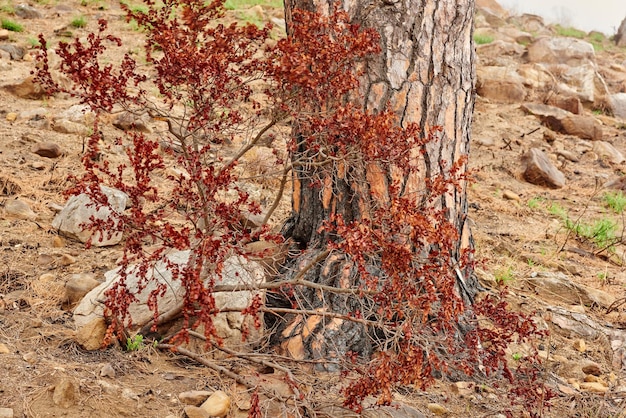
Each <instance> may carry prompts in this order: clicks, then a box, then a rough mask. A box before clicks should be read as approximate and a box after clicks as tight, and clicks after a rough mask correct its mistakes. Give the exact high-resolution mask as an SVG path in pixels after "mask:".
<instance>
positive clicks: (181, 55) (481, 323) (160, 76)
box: [37, 0, 551, 416]
mask: <svg viewBox="0 0 626 418" xmlns="http://www.w3.org/2000/svg"><path fill="white" fill-rule="evenodd" d="M144 2H145V4H146V6H147V7H146V9H147V10H146V11H143V10H131V9H130V8H128V7H127V6H124V5H123V6H122V7H124V9H125V11H126V13H127V19H128V20H131V19H134V20H135V21H136V22H137V25H138V27H139V28H140V29H142V33H143V36H145V59H146V62H147V64H148V65H147V66H146V67H144V66H140V65H139V64H138V63H137V62H136V61H135V59H133V58H132V57H131V56H130V55H128V54H125V55H124V57H123V59H122V61H121V62H120V63H119V64H118V65H114V64H113V63H109V62H108V61H107V60H106V59H104V56H105V54H106V51H107V50H108V49H109V48H120V47H121V46H122V42H121V40H120V39H119V38H118V37H116V36H114V35H110V34H108V33H107V22H106V21H100V22H99V30H98V31H97V32H96V33H92V34H90V35H89V36H88V38H87V40H86V41H80V40H78V39H77V40H75V41H73V42H72V43H60V44H59V47H58V48H57V51H56V52H57V54H58V55H59V56H60V58H61V64H60V68H59V71H60V72H62V73H63V74H65V75H66V76H67V77H68V78H69V79H70V80H71V81H72V82H73V85H72V88H71V89H64V88H62V87H61V86H60V85H58V84H56V83H55V81H54V79H53V77H52V72H51V70H50V68H49V64H48V54H47V51H46V49H45V48H43V47H42V48H41V56H40V61H41V63H42V65H41V66H40V70H39V71H38V72H37V78H38V80H39V81H40V82H41V83H42V84H43V85H45V86H46V87H47V88H48V89H49V91H50V92H51V93H53V92H59V91H65V92H67V93H70V94H73V95H76V96H77V97H79V98H80V100H81V101H82V102H83V103H85V104H88V105H89V106H90V107H91V108H92V110H93V111H94V112H96V114H97V117H96V121H95V124H94V130H93V132H94V134H93V135H92V136H91V137H90V138H89V141H88V144H87V152H86V153H85V155H84V157H83V165H84V173H83V174H82V175H80V176H77V177H76V179H75V180H76V186H75V187H74V188H73V189H72V190H70V191H69V192H68V193H70V194H73V193H78V192H85V193H88V194H89V195H90V196H91V197H92V198H93V200H94V201H95V202H96V204H97V205H106V204H107V200H106V197H105V196H104V195H103V193H102V192H101V189H100V188H99V187H97V186H99V185H101V184H106V185H109V186H111V187H115V188H117V189H119V190H121V191H123V192H125V193H126V194H128V196H129V197H130V209H128V210H127V211H125V212H124V213H116V214H115V215H114V216H113V218H112V219H109V220H107V221H96V220H94V221H93V222H92V224H91V225H90V227H91V228H92V229H94V230H99V231H108V233H117V232H122V233H123V234H124V242H123V245H124V255H123V257H122V258H121V260H120V262H119V264H120V267H121V270H120V271H121V272H122V277H123V278H124V274H127V273H126V272H127V269H128V267H129V266H131V265H133V264H136V265H137V266H138V267H137V269H138V270H136V271H138V273H139V277H140V278H141V280H142V282H141V283H140V289H139V290H140V291H141V290H143V289H144V288H145V287H146V286H147V284H148V281H150V280H153V279H152V276H151V275H149V274H148V272H149V270H150V268H151V267H152V266H154V264H155V263H156V262H158V261H166V262H167V258H165V257H164V256H165V254H166V253H167V252H168V251H169V250H171V249H176V250H190V251H191V256H190V259H189V260H190V261H189V263H188V264H187V265H185V266H178V265H175V264H174V263H171V262H170V263H168V268H170V269H171V270H172V272H173V275H174V279H175V280H179V281H180V282H181V283H182V285H183V287H184V289H185V294H184V304H183V308H182V315H183V317H184V318H185V320H186V321H187V325H188V327H189V328H195V327H198V326H202V327H203V329H204V332H205V336H206V337H207V338H208V339H209V340H210V341H216V342H217V343H219V338H218V337H217V335H216V332H215V328H214V326H213V318H214V315H215V314H216V313H218V309H217V308H216V306H215V299H214V286H215V283H214V279H212V278H214V277H219V275H220V274H221V273H222V269H223V267H224V262H225V260H226V259H227V258H228V257H230V256H232V255H244V256H250V253H249V252H248V251H246V250H245V245H246V244H248V243H251V242H254V241H257V240H261V239H263V240H267V241H272V242H281V241H282V239H283V238H282V236H280V235H279V234H277V233H274V232H272V231H271V230H270V228H269V227H268V226H267V220H268V219H269V215H271V211H272V210H274V209H275V208H276V206H277V204H278V203H277V202H278V199H280V198H281V197H282V192H283V189H284V187H285V184H286V182H287V179H288V176H289V175H290V173H291V172H293V171H298V172H299V173H303V172H305V173H307V174H308V175H309V180H310V187H313V188H315V190H319V195H320V199H325V198H326V193H332V188H330V186H329V179H333V178H338V176H339V177H341V176H343V177H342V179H341V180H342V181H345V182H346V183H348V184H349V185H350V187H352V188H353V190H357V191H359V193H360V195H358V193H357V194H356V195H358V197H359V198H361V199H365V200H369V201H371V202H374V203H373V204H371V205H370V207H369V208H368V212H367V213H362V214H361V215H362V216H360V217H358V218H357V219H348V220H346V219H345V217H344V216H342V215H341V214H340V213H335V212H333V211H330V212H329V214H328V217H327V219H324V220H323V222H321V224H320V225H319V228H318V229H317V230H316V231H315V232H316V233H317V234H318V236H319V239H318V240H317V241H316V242H315V243H316V244H317V245H320V246H324V247H325V248H326V249H327V251H328V253H331V252H332V253H341V254H344V255H345V256H346V258H347V259H348V260H349V262H350V266H352V267H351V268H354V273H355V277H357V279H356V281H355V282H354V283H355V284H354V286H353V287H354V289H353V290H354V292H353V295H352V296H350V297H352V298H353V299H358V300H359V303H360V306H361V307H362V308H360V309H358V310H356V309H355V310H353V311H351V312H348V313H347V314H345V315H343V314H336V315H337V316H336V317H338V318H341V319H342V320H348V321H358V322H359V323H363V324H366V326H367V327H369V330H370V336H371V337H372V338H373V339H374V340H375V347H374V351H375V354H374V356H373V357H372V358H371V359H370V358H365V359H363V358H360V357H359V354H360V353H345V355H346V359H345V360H346V361H344V362H343V363H342V367H344V375H345V376H348V375H352V372H357V374H358V378H357V379H356V380H355V381H353V382H352V383H349V384H347V385H346V386H345V388H344V394H345V397H346V400H345V404H346V405H347V406H349V407H350V408H353V409H355V410H360V409H361V407H362V403H363V401H364V400H365V399H366V398H367V397H368V396H371V395H374V396H378V397H379V400H378V403H379V404H381V405H382V404H389V403H390V402H391V400H392V390H393V389H394V387H395V386H397V385H404V384H418V385H419V386H420V387H422V388H425V387H426V386H428V385H429V384H431V383H432V382H433V380H434V379H435V377H436V376H437V375H439V374H440V373H443V374H446V373H448V372H450V371H451V370H456V371H459V372H462V373H465V374H467V375H472V374H476V373H481V374H484V375H498V374H501V375H503V376H505V377H506V378H508V379H509V380H510V381H511V382H512V383H513V388H514V390H513V392H512V393H514V395H515V396H516V397H518V398H519V399H521V400H522V402H523V403H524V405H525V406H526V407H527V408H528V409H529V410H533V411H534V410H537V411H540V410H541V407H542V405H543V402H547V401H548V400H549V398H550V396H551V394H550V392H549V391H547V390H546V389H545V387H543V385H542V384H541V383H540V374H539V370H538V368H537V365H538V364H539V363H538V359H537V357H536V356H534V357H532V356H531V357H529V358H527V359H526V360H527V362H526V364H524V365H523V366H520V368H518V370H515V371H512V370H510V369H509V368H508V367H507V362H506V358H505V354H504V349H505V348H506V346H507V345H509V344H511V343H512V342H516V341H522V340H527V339H533V338H535V337H538V336H541V335H542V334H541V332H538V331H537V329H536V328H535V326H534V324H533V322H532V320H531V319H530V318H529V317H527V316H525V315H522V314H519V313H514V312H511V311H509V310H508V309H507V308H506V304H505V303H504V302H503V301H502V300H499V299H497V298H495V297H492V296H488V297H485V298H483V299H482V300H481V301H480V302H478V303H476V304H474V305H471V306H470V305H467V304H466V303H465V301H464V300H463V299H462V298H461V296H460V295H459V281H461V282H462V281H463V280H464V278H463V275H462V273H461V272H462V271H463V272H464V271H471V270H472V261H471V254H470V252H468V253H465V254H462V256H461V259H458V260H457V259H454V257H452V255H451V253H452V251H451V249H452V248H455V245H456V242H457V241H458V240H459V231H457V230H456V229H455V227H454V225H453V224H452V223H451V222H450V221H449V220H448V219H447V217H446V216H447V213H446V212H445V211H444V210H441V209H437V204H436V202H437V201H438V200H440V199H442V198H443V197H444V196H445V195H446V194H448V193H452V192H454V191H455V190H456V191H459V190H460V189H458V186H459V184H460V183H461V182H463V181H466V180H467V179H466V175H465V173H463V172H462V168H463V167H464V164H465V160H464V159H461V160H460V161H459V162H457V163H456V164H453V165H452V167H451V168H450V170H449V171H448V172H446V173H443V174H441V175H440V176H438V177H435V178H430V179H426V182H425V185H424V186H425V187H424V192H423V194H422V195H420V196H417V197H416V196H406V195H404V194H403V187H404V186H403V183H402V181H403V179H405V178H406V177H407V176H408V175H409V174H411V173H413V172H415V171H416V170H418V168H419V167H420V163H419V160H420V157H421V154H420V152H419V150H420V149H421V148H422V147H424V146H425V144H427V143H428V142H429V141H433V138H432V137H428V138H421V137H419V135H418V132H419V129H418V127H417V126H416V125H409V126H406V127H404V128H400V127H399V126H398V123H397V118H396V115H395V114H394V113H393V112H391V111H386V110H385V111H381V112H378V113H372V112H368V111H367V110H365V109H364V106H362V105H361V103H362V98H361V96H360V93H359V80H360V77H361V75H362V72H363V69H364V68H365V67H364V65H365V63H366V61H367V59H368V57H371V56H372V55H373V54H378V53H380V47H379V42H378V40H379V38H378V34H377V33H376V32H375V31H374V30H372V29H362V28H359V27H358V26H356V25H352V24H351V23H350V22H349V18H348V16H347V15H346V14H345V13H342V12H337V13H334V14H331V15H330V16H327V17H321V16H317V15H314V14H311V13H308V12H304V11H297V10H296V11H294V12H293V28H292V33H291V34H290V36H289V37H288V38H286V39H281V40H280V41H278V42H277V43H276V44H275V45H274V46H272V47H269V46H267V45H268V43H267V42H266V40H267V39H268V36H269V33H270V29H271V28H270V26H266V27H264V28H257V27H256V26H254V25H245V26H240V25H237V24H231V25H223V24H222V23H220V18H221V17H222V16H223V13H224V11H223V0H214V1H209V2H207V1H205V0H163V1H161V2H159V5H157V4H156V3H155V2H154V1H150V0H145V1H144ZM41 45H46V42H45V39H43V37H41ZM260 86H261V87H260ZM156 92H158V94H156ZM122 110H123V111H126V112H129V113H130V114H132V115H135V116H142V115H143V116H148V117H151V118H153V119H155V120H162V121H164V123H165V124H167V129H166V132H165V133H164V135H163V136H162V138H160V139H159V138H155V135H148V134H143V133H139V132H135V131H132V130H131V131H127V132H126V133H125V134H124V135H122V136H120V137H119V138H115V139H108V138H107V139H104V140H103V138H102V136H101V134H100V129H99V126H100V125H99V124H100V123H101V119H102V116H103V115H104V114H107V113H111V112H118V111H122ZM284 124H288V125H290V126H291V128H292V135H291V136H290V137H289V138H286V140H285V143H286V150H276V151H275V154H276V155H278V156H280V155H284V154H281V152H283V153H285V152H286V153H287V154H288V155H289V157H290V158H284V159H283V158H279V159H278V161H279V163H280V164H282V165H283V166H282V167H280V168H279V169H278V170H277V171H278V172H279V173H280V176H281V177H282V178H281V182H280V184H281V186H280V190H279V192H278V193H277V197H276V201H275V202H272V204H271V205H268V206H269V207H266V208H265V209H267V210H268V212H269V213H268V212H266V213H265V217H264V218H265V219H264V223H263V225H261V226H260V227H258V228H253V229H250V228H241V227H234V225H238V224H239V223H240V219H242V218H243V217H245V216H248V214H261V213H263V209H264V207H263V206H262V205H261V202H260V201H257V200H255V199H254V198H253V197H252V196H251V195H250V193H249V192H247V191H246V188H245V187H244V185H243V183H242V180H241V178H240V173H241V171H240V170H238V165H239V163H240V161H241V159H242V158H243V157H244V156H245V155H246V153H248V152H250V150H252V149H253V148H254V147H255V146H257V145H258V144H259V143H261V142H263V141H265V140H272V139H273V138H274V137H275V136H278V135H280V132H281V130H280V129H277V128H278V127H279V126H281V125H284ZM435 131H436V130H435ZM270 142H271V141H270ZM228 144H240V147H239V149H237V150H236V151H235V152H233V151H232V149H230V148H229V147H228V146H227V145H228ZM116 146H121V147H122V148H123V149H124V151H125V159H124V161H123V162H120V163H118V164H113V163H112V162H111V161H109V160H107V159H106V158H105V159H103V160H102V161H100V160H99V159H98V158H97V157H98V155H99V154H100V152H101V151H103V150H106V149H107V148H110V147H116ZM171 162H173V163H174V164H173V165H174V166H175V167H176V169H177V170H175V171H172V170H170V171H167V170H166V168H167V165H168V163H171ZM374 166H376V167H377V169H378V170H380V171H381V172H385V173H391V174H390V175H389V179H388V183H387V187H386V189H385V190H384V191H381V190H371V191H370V192H369V194H366V193H364V192H363V190H368V189H366V188H361V189H359V184H360V183H359V182H363V181H367V179H366V178H365V174H364V173H366V172H367V171H368V170H371V168H372V167H374ZM359 175H360V176H361V178H358V177H359ZM333 176H334V177H333ZM351 176H353V177H355V178H356V180H355V181H351V180H350V179H351V178H352V177H351ZM207 278H209V279H207ZM280 286H281V282H280V278H276V281H275V282H272V283H270V284H268V285H267V286H265V287H266V288H277V287H280ZM297 286H303V287H306V286H310V287H312V288H315V286H313V284H311V283H306V282H305V281H304V280H302V278H300V277H298V278H297V280H292V281H289V282H288V283H287V284H286V285H284V286H283V287H284V288H285V289H288V290H289V289H291V290H293V289H294V288H295V287H297ZM260 287H263V286H260ZM317 289H319V286H318V287H317ZM323 291H324V292H330V293H332V289H327V288H324V289H323ZM164 292H165V284H163V283H161V284H158V285H157V286H156V288H155V290H153V291H152V292H151V294H150V298H149V305H150V307H151V309H153V311H154V318H155V320H158V318H159V309H158V303H159V297H160V296H162V295H163V293H164ZM344 293H345V292H344ZM291 294H292V295H293V294H294V292H293V291H292V292H291ZM136 300H137V299H136V294H134V293H133V292H131V291H130V290H129V289H128V287H127V286H126V284H125V280H122V281H120V282H119V283H118V284H117V285H116V286H115V287H113V288H112V289H111V290H110V291H109V292H108V294H107V301H106V314H107V315H108V317H109V318H111V325H110V327H109V331H108V332H109V337H112V336H113V335H114V333H116V332H119V331H122V329H123V328H125V327H128V326H130V325H131V324H130V317H129V314H128V308H129V305H130V304H131V303H132V302H133V301H136ZM293 308H294V309H295V310H297V309H298V308H302V307H301V306H297V305H294V306H293ZM264 309H265V310H266V311H267V310H268V309H269V308H264V307H263V300H262V299H260V298H258V297H257V298H254V299H253V303H252V305H251V306H249V307H248V308H246V309H245V310H244V313H246V314H249V315H252V316H255V317H256V316H257V315H258V314H259V312H260V311H262V310H264ZM276 311H278V309H277V310H276ZM300 312H301V313H302V314H311V312H306V309H301V310H300ZM192 318H193V321H191V319H192ZM256 323H257V325H260V324H259V322H258V319H257V322H256ZM185 330H186V328H185V329H184V330H183V337H185V336H186V335H185V334H184V332H185ZM533 408H534V409H533ZM533 413H534V412H533ZM250 414H251V416H257V415H258V414H260V409H259V401H258V395H257V394H256V392H255V393H254V395H253V408H252V409H251V411H250Z"/></svg>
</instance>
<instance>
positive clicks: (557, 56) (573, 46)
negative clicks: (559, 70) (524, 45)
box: [528, 36, 596, 66]
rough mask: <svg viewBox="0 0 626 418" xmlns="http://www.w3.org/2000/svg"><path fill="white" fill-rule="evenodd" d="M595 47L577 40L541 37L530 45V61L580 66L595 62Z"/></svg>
mask: <svg viewBox="0 0 626 418" xmlns="http://www.w3.org/2000/svg"><path fill="white" fill-rule="evenodd" d="M595 59H596V54H595V51H594V49H593V45H591V44H590V43H589V42H585V41H582V40H580V39H575V38H559V37H547V36H544V37H541V38H539V39H537V40H536V41H535V42H533V43H532V44H530V45H528V61H530V62H538V63H543V64H567V65H569V66H578V65H581V64H586V63H588V62H595Z"/></svg>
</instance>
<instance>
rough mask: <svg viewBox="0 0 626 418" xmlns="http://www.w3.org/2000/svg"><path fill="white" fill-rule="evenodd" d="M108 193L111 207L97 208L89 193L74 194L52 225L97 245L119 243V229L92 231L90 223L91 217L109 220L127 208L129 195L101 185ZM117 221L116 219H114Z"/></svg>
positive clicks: (82, 240)
mask: <svg viewBox="0 0 626 418" xmlns="http://www.w3.org/2000/svg"><path fill="white" fill-rule="evenodd" d="M100 187H101V190H102V192H103V193H104V194H105V195H106V197H107V199H108V202H109V205H110V208H109V207H100V208H96V206H95V204H94V202H93V200H92V199H91V197H89V195H87V194H85V193H81V194H79V195H76V196H72V197H71V198H70V199H69V200H68V201H67V203H66V204H65V207H64V208H63V210H62V211H61V212H59V213H58V214H57V216H55V218H54V220H53V221H52V226H53V227H54V228H55V229H58V230H59V232H60V233H61V234H63V235H65V236H68V237H71V238H75V239H78V240H79V241H81V242H87V241H89V240H91V244H92V245H94V246H96V247H105V246H109V245H115V244H118V243H119V242H120V241H121V240H122V233H121V232H118V231H111V232H107V231H103V232H104V233H103V232H101V231H96V232H94V231H92V230H91V229H89V227H88V225H89V224H90V223H91V221H90V220H91V218H92V217H94V218H95V219H100V220H108V219H110V218H115V212H117V213H121V212H123V211H124V209H126V203H127V202H128V195H127V194H126V193H124V192H121V191H119V190H117V189H112V188H110V187H106V186H100ZM114 221H115V220H114Z"/></svg>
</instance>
